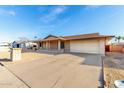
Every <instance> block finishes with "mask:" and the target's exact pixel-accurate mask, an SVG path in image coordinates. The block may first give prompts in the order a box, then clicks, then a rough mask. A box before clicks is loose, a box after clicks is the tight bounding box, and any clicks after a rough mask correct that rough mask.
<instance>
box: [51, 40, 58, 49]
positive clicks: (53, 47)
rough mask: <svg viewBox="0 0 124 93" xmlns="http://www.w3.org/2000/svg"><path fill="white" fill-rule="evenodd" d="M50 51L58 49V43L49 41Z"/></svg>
mask: <svg viewBox="0 0 124 93" xmlns="http://www.w3.org/2000/svg"><path fill="white" fill-rule="evenodd" d="M50 49H58V41H50Z"/></svg>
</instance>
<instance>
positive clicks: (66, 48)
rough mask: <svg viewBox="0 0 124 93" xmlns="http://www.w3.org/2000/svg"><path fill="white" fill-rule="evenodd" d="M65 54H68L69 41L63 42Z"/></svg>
mask: <svg viewBox="0 0 124 93" xmlns="http://www.w3.org/2000/svg"><path fill="white" fill-rule="evenodd" d="M65 52H70V41H65Z"/></svg>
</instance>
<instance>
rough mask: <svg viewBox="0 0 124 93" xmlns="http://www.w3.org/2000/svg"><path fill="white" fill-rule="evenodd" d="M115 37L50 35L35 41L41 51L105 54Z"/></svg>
mask: <svg viewBox="0 0 124 93" xmlns="http://www.w3.org/2000/svg"><path fill="white" fill-rule="evenodd" d="M113 37H114V36H109V35H100V34H99V33H91V34H82V35H73V36H54V35H49V36H47V37H45V38H44V39H41V40H35V41H34V42H35V43H37V44H38V46H39V49H50V50H59V51H61V50H63V51H64V52H76V53H95V54H105V45H106V44H107V43H108V41H109V40H111V39H112V38H113Z"/></svg>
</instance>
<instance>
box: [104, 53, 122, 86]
mask: <svg viewBox="0 0 124 93" xmlns="http://www.w3.org/2000/svg"><path fill="white" fill-rule="evenodd" d="M103 62H104V76H105V78H104V79H105V82H106V83H105V84H106V85H105V86H106V87H108V88H113V87H114V81H115V80H123V79H124V74H123V73H124V54H121V53H107V56H106V57H105V58H104V61H103Z"/></svg>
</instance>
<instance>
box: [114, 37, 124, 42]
mask: <svg viewBox="0 0 124 93" xmlns="http://www.w3.org/2000/svg"><path fill="white" fill-rule="evenodd" d="M121 39H122V40H124V36H115V41H117V42H118V43H119V42H120V40H121Z"/></svg>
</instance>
